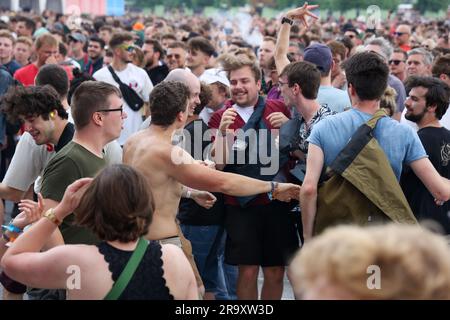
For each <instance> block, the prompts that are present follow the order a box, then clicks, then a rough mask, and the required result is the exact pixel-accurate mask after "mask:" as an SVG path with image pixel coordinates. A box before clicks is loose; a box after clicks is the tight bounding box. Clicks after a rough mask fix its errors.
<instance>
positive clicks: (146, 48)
mask: <svg viewBox="0 0 450 320" xmlns="http://www.w3.org/2000/svg"><path fill="white" fill-rule="evenodd" d="M142 51H143V52H144V58H145V65H146V66H145V71H147V74H148V76H149V77H150V80H152V83H153V85H154V86H156V85H157V84H158V83H160V82H161V81H163V80H164V78H165V77H167V74H168V73H169V68H168V67H167V65H166V64H165V63H164V62H163V59H164V49H163V48H162V47H161V45H160V44H159V42H158V40H155V39H145V42H144V45H143V46H142Z"/></svg>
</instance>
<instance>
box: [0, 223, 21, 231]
mask: <svg viewBox="0 0 450 320" xmlns="http://www.w3.org/2000/svg"><path fill="white" fill-rule="evenodd" d="M2 228H3V230H7V231H9V232H12V233H22V232H23V230H22V229H20V228H17V227H16V226H15V225H13V224H12V222H10V223H9V225H7V226H6V225H3V226H2Z"/></svg>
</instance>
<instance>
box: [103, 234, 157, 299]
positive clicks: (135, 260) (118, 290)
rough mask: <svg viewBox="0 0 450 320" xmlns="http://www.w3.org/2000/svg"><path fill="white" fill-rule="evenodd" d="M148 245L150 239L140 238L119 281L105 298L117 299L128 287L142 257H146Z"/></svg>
mask: <svg viewBox="0 0 450 320" xmlns="http://www.w3.org/2000/svg"><path fill="white" fill-rule="evenodd" d="M147 247H148V241H147V240H145V239H144V238H140V239H139V242H138V244H137V246H136V249H135V250H134V252H133V254H132V255H131V257H130V260H128V263H127V265H126V266H125V269H123V271H122V273H121V274H120V276H119V278H118V279H117V281H116V282H115V283H114V285H113V287H112V289H111V290H110V291H109V292H108V294H107V295H106V297H105V299H104V300H117V299H118V298H119V297H120V295H121V294H122V292H123V290H125V288H126V287H127V285H128V283H129V282H130V280H131V278H132V277H133V274H134V273H135V272H136V269H137V267H138V266H139V264H140V262H141V260H142V257H144V254H145V251H146V250H147Z"/></svg>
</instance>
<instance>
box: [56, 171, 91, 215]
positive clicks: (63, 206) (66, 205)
mask: <svg viewBox="0 0 450 320" xmlns="http://www.w3.org/2000/svg"><path fill="white" fill-rule="evenodd" d="M92 180H93V179H92V178H82V179H78V180H77V181H75V182H74V183H72V184H71V185H69V186H68V187H67V189H66V192H64V197H63V199H62V200H61V202H60V203H59V204H58V207H59V209H60V211H61V212H62V213H63V214H64V217H66V216H68V215H69V214H71V213H72V212H73V211H74V210H75V209H76V208H78V205H79V204H80V200H81V197H82V196H83V195H84V193H85V192H86V189H87V188H88V187H89V185H90V184H91V182H92Z"/></svg>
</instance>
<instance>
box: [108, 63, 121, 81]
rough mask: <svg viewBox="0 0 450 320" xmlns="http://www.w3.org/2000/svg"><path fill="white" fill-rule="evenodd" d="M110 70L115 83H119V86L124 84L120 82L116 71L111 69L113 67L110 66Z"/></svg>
mask: <svg viewBox="0 0 450 320" xmlns="http://www.w3.org/2000/svg"><path fill="white" fill-rule="evenodd" d="M108 70H109V72H111V75H112V77H113V79H114V81H115V82H117V84H119V85H121V84H123V83H122V81H120V79H119V77H118V76H117V74H116V73H115V72H114V69H113V68H112V67H111V65H109V66H108Z"/></svg>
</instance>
